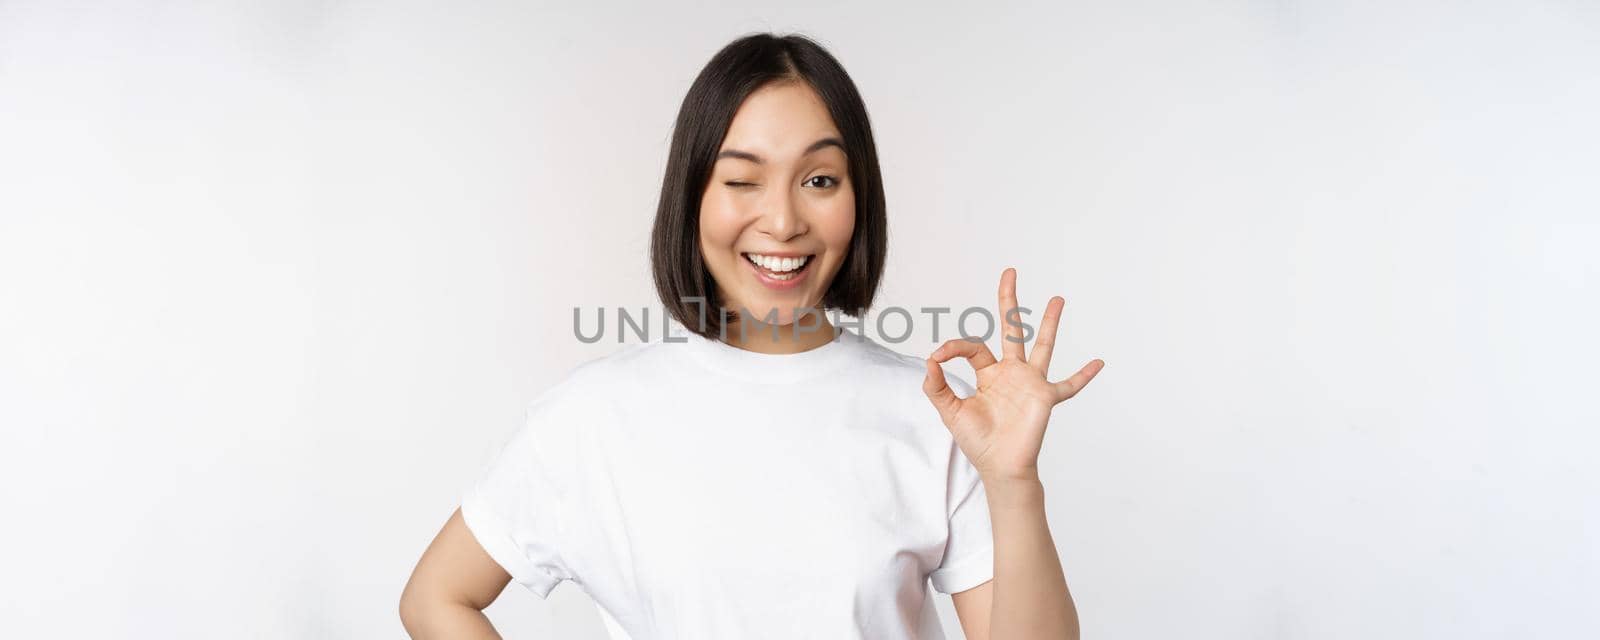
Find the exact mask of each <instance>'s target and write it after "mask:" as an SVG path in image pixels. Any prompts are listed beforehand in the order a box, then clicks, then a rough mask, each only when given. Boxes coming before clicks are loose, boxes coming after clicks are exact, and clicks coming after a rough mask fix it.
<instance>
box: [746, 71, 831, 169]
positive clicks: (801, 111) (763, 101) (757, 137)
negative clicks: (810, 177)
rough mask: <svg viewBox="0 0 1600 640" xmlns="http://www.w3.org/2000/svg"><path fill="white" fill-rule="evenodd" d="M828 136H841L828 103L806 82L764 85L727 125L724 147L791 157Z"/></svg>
mask: <svg viewBox="0 0 1600 640" xmlns="http://www.w3.org/2000/svg"><path fill="white" fill-rule="evenodd" d="M827 137H839V129H838V127H836V126H834V123H833V116H831V115H829V114H828V106H827V104H825V103H824V102H823V101H822V98H821V97H820V96H818V95H817V92H816V91H815V90H814V89H812V88H811V86H810V85H808V84H806V83H804V82H782V83H775V84H768V85H766V86H763V87H761V88H760V89H757V90H755V91H754V92H751V94H750V95H749V96H748V97H746V98H745V100H744V103H743V104H740V105H739V110H738V111H736V112H735V113H734V115H733V121H732V122H731V123H729V124H728V134H727V136H725V137H724V138H723V139H722V148H723V149H739V150H741V151H750V152H754V153H757V154H760V155H763V156H767V157H775V158H779V159H782V158H792V157H795V156H799V155H800V154H801V153H802V152H803V151H805V149H806V147H809V146H810V145H811V143H813V142H816V141H817V140H819V139H822V138H827ZM834 151H838V150H837V149H834Z"/></svg>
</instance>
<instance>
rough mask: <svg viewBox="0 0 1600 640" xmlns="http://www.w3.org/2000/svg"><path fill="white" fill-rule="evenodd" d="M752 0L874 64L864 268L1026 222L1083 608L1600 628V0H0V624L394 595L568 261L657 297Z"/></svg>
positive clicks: (1269, 634) (257, 611)
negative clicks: (886, 250) (1060, 382)
mask: <svg viewBox="0 0 1600 640" xmlns="http://www.w3.org/2000/svg"><path fill="white" fill-rule="evenodd" d="M755 30H778V31H790V30H799V31H802V32H804V33H807V34H810V35H812V36H814V37H816V38H818V39H819V40H820V41H821V42H822V43H823V44H825V45H826V46H828V47H829V48H830V49H831V50H832V51H833V52H834V53H835V54H836V55H837V56H838V57H839V58H840V59H841V60H842V61H843V62H844V64H845V66H846V68H847V69H848V70H849V71H850V73H851V74H852V75H853V77H854V78H855V81H856V83H857V84H858V85H859V86H860V88H861V91H862V92H863V94H864V96H865V99H866V101H867V105H868V107H869V109H870V111H871V115H872V118H873V126H874V128H875V131H876V134H877V142H878V145H879V150H880V153H881V157H882V162H883V171H884V177H885V180H886V185H887V190H888V198H889V203H890V225H891V247H890V259H889V266H888V271H887V274H886V284H885V287H884V289H883V291H882V295H881V297H880V298H879V300H878V303H879V304H880V305H900V306H905V307H910V308H913V309H914V308H917V307H921V306H954V307H963V306H967V305H991V306H992V305H993V304H994V295H993V294H994V288H995V285H996V282H997V279H998V276H999V273H1000V271H1001V270H1002V269H1003V268H1004V267H1006V266H1016V267H1017V268H1018V270H1019V273H1020V290H1021V294H1022V298H1023V303H1024V304H1025V305H1030V306H1032V307H1035V308H1042V307H1043V304H1044V302H1045V300H1047V299H1048V297H1049V296H1050V295H1054V294H1060V295H1063V296H1065V298H1066V299H1067V314H1066V320H1065V334H1064V338H1063V343H1062V346H1061V347H1060V348H1059V351H1058V355H1057V356H1056V363H1057V367H1056V375H1057V376H1063V375H1065V374H1066V373H1069V372H1070V369H1071V368H1073V367H1076V366H1077V365H1078V364H1081V363H1082V362H1083V361H1085V360H1087V359H1089V358H1091V357H1100V358H1104V359H1105V360H1106V361H1107V363H1108V364H1107V367H1106V369H1105V371H1104V372H1103V373H1101V374H1100V377H1099V378H1098V379H1097V380H1096V381H1095V383H1094V384H1093V385H1092V386H1091V387H1090V388H1089V390H1088V391H1086V392H1084V394H1083V395H1081V396H1080V397H1079V398H1077V399H1075V400H1072V401H1070V402H1068V403H1067V404H1065V405H1063V406H1062V407H1061V408H1059V409H1058V410H1057V412H1056V419H1055V421H1054V422H1053V427H1052V431H1051V433H1050V436H1049V438H1048V439H1047V441H1046V443H1045V451H1044V461H1043V466H1044V471H1043V473H1044V476H1045V477H1044V480H1045V483H1046V487H1047V490H1048V492H1049V513H1050V518H1051V526H1052V529H1053V531H1054V533H1055V539H1056V542H1057V544H1058V546H1059V548H1060V551H1061V555H1062V559H1063V562H1064V566H1065V568H1066V572H1067V575H1068V578H1069V582H1070V584H1071V586H1072V590H1073V593H1074V595H1075V597H1076V600H1077V603H1078V607H1079V610H1080V612H1081V614H1082V617H1083V627H1084V631H1085V636H1086V637H1093V638H1177V637H1183V638H1218V639H1240V638H1353V637H1363V638H1423V637H1425V638H1510V637H1517V638H1580V637H1595V636H1596V635H1600V613H1597V610H1596V609H1595V608H1594V604H1595V603H1596V602H1597V601H1600V542H1597V538H1600V534H1597V532H1596V531H1597V530H1596V527H1597V525H1600V497H1597V492H1596V487H1597V484H1600V483H1597V481H1600V477H1597V475H1600V474H1597V473H1596V471H1595V470H1594V469H1593V468H1592V467H1591V460H1592V459H1593V457H1594V455H1595V449H1596V446H1597V445H1600V437H1597V436H1596V432H1595V430H1596V427H1597V426H1600V409H1597V408H1596V405H1595V402H1594V401H1595V394H1594V393H1593V391H1592V388H1593V386H1594V384H1595V382H1596V375H1595V373H1594V367H1595V362H1596V358H1597V356H1600V348H1597V346H1600V344H1597V340H1596V337H1595V333H1594V327H1595V326H1600V303H1597V300H1596V296H1595V292H1594V290H1593V288H1592V287H1591V286H1590V285H1591V283H1592V281H1593V280H1594V278H1595V276H1596V275H1597V272H1600V260H1597V258H1596V253H1597V252H1596V246H1597V244H1600V221H1597V218H1600V215H1597V214H1600V206H1597V205H1600V194H1597V186H1596V184H1597V180H1596V177H1595V176H1596V173H1597V169H1600V152H1597V148H1600V126H1597V124H1596V117H1595V114H1596V113H1600V9H1597V7H1596V5H1595V4H1593V3H1588V2H1577V1H1573V2H1529V1H1522V2H1511V1H1505V2H1498V3H1495V2H1472V3H1431V4H1424V3H1410V2H1405V3H1399V2H1364V3H1357V2H1319V3H1309V2H1308V3H1301V2H1266V1H1256V2H1219V3H1208V4H1207V5H1206V6H1201V4H1200V3H1183V2H1117V3H1102V4H1098V5H1091V4H1081V3H1071V4H1062V5H1057V6H1055V7H1052V8H1048V9H1040V8H1003V7H988V6H985V7H981V8H980V7H978V6H976V5H968V6H957V7H950V8H945V9H935V8H926V7H921V6H911V5H906V6H882V7H867V6H862V5H860V4H858V3H854V2H835V3H821V4H811V5H785V6H777V5H776V3H772V6H765V7H761V6H752V3H746V2H740V3H733V2H727V3H720V4H714V3H696V4H693V5H688V4H685V5H680V6H673V7H646V6H642V5H641V6H636V7H609V8H605V7H584V8H579V7H577V6H576V3H573V6H564V7H555V8H535V7H532V6H524V4H523V3H511V2H507V3H501V4H481V5H472V6H468V5H466V4H462V3H412V4H403V3H393V2H382V3H356V2H340V1H326V2H313V1H309V0H307V1H302V2H278V3H271V4H269V5H265V6H260V5H258V4H257V3H248V4H246V3H239V4H236V5H229V4H225V3H215V2H211V3H195V4H194V5H193V6H187V5H185V4H184V3H172V2H148V3H143V4H112V5H106V6H90V5H85V4H80V3H69V2H45V3H32V2H0V424H3V427H4V429H3V441H0V497H3V504H0V509H3V511H0V513H3V517H4V518H5V520H4V526H3V529H0V530H3V534H0V535H3V536H4V541H3V544H0V567H3V573H4V575H5V578H4V579H3V580H0V619H3V620H5V621H6V624H7V626H8V630H7V632H6V635H8V636H12V637H141V638H217V637H241V638H242V637H249V638H256V637H260V638H378V637H402V636H403V633H404V632H403V630H402V629H401V626H400V622H399V617H398V615H397V613H396V609H397V602H398V598H399V595H400V590H401V587H402V586H403V584H404V582H405V580H406V578H407V577H408V575H409V572H410V571H411V569H412V567H413V565H414V563H415V562H416V560H417V558H418V557H419V555H420V554H421V552H422V550H423V548H424V547H425V546H426V545H427V543H428V541H429V540H430V539H431V538H432V537H433V535H434V534H435V533H436V532H437V530H438V528H439V526H440V525H441V524H443V522H444V520H445V518H446V516H448V515H449V513H450V512H451V510H453V509H454V508H455V506H456V500H457V498H458V496H459V493H460V491H461V490H462V489H463V488H464V486H465V484H466V483H467V482H468V481H469V480H470V479H471V478H472V477H473V476H474V474H476V473H477V471H478V469H479V468H480V467H481V465H483V464H485V463H486V461H487V458H488V456H489V454H490V453H491V452H492V450H493V448H494V447H495V446H496V445H497V444H498V443H499V442H500V441H501V440H502V439H503V438H505V437H506V436H507V435H509V433H510V432H511V431H512V430H514V429H515V428H516V427H517V424H518V420H519V418H520V415H521V410H522V406H523V403H524V402H525V401H526V400H527V399H528V398H530V397H531V396H532V395H533V394H535V393H536V392H538V391H540V390H542V389H544V388H545V387H547V386H548V385H550V384H552V383H553V382H554V381H555V380H557V379H558V378H559V376H560V375H562V373H563V372H564V371H566V370H568V369H569V368H570V367H571V366H573V365H575V364H576V363H578V362H581V361H583V360H586V359H589V358H593V357H598V356H601V355H604V354H605V353H609V352H610V351H612V350H613V349H615V348H616V345H615V344H614V343H604V344H595V345H585V344H582V343H580V342H578V341H577V340H576V339H574V338H573V337H572V330H571V322H572V320H571V309H572V307H574V306H578V305H581V306H584V307H586V308H590V309H592V308H593V307H594V306H595V305H604V306H606V307H608V308H612V309H614V308H615V307H617V306H628V307H630V308H635V309H637V308H639V307H643V306H646V305H655V304H656V302H655V299H654V297H653V295H654V294H653V289H652V287H651V285H650V280H649V272H648V263H647V254H646V247H647V239H648V232H649V226H650V220H651V216H652V215H653V212H654V205H655V200H656V194H657V189H658V188H659V185H660V179H661V173H662V169H663V167H664V164H665V160H664V157H665V151H666V146H667V142H668V139H669V136H670V127H671V123H672V121H673V117H674V115H675V112H676V109H677V106H678V103H679V100H681V98H682V96H683V93H684V92H685V91H686V90H687V89H688V86H689V83H690V81H691V80H692V78H693V77H694V74H695V73H696V72H697V71H698V70H699V68H700V66H701V65H703V64H704V63H705V62H706V60H707V59H709V57H710V56H711V54H712V53H714V52H715V51H716V50H717V49H718V48H720V47H721V46H722V45H723V44H725V43H726V42H728V41H730V40H732V39H733V38H735V37H737V36H739V35H742V34H744V33H746V32H748V31H755ZM591 317H592V316H591ZM919 329H923V331H920V332H919V333H918V335H917V337H915V338H913V339H912V340H911V341H908V342H906V343H902V344H899V345H895V348H897V349H899V350H901V351H904V352H907V353H915V354H918V355H923V354H926V353H927V352H928V351H931V349H932V343H931V342H930V340H929V338H928V337H927V336H926V331H925V329H926V325H922V326H919ZM611 335H615V334H614V333H613V334H611ZM945 337H948V336H945ZM991 344H992V345H995V346H998V340H994V341H991ZM964 375H969V374H964ZM736 418H738V419H759V416H737V417H736ZM937 600H938V601H939V603H940V606H941V607H942V613H943V614H944V616H945V620H946V622H947V625H948V626H949V627H950V628H951V629H952V631H953V633H955V634H958V633H959V632H958V631H955V627H954V626H953V625H954V618H953V617H951V613H950V609H949V608H948V607H949V605H948V599H947V598H945V597H943V596H938V597H937ZM489 613H490V616H491V618H492V619H493V620H494V621H495V622H496V624H497V625H498V626H499V628H500V629H501V630H502V631H503V632H504V633H506V634H507V635H508V636H510V637H559V638H600V637H602V635H601V633H602V632H601V626H600V623H599V619H598V617H597V614H596V613H595V610H594V608H593V606H592V605H591V604H590V603H589V601H588V600H587V597H586V596H585V595H584V594H583V593H582V592H581V590H579V589H577V588H575V587H574V586H572V585H570V584H568V585H563V586H561V587H559V588H558V589H557V590H556V591H555V592H554V593H553V594H552V596H551V599H550V600H549V601H542V600H539V599H538V598H537V597H535V596H532V595H531V594H529V593H527V592H526V591H525V590H522V589H521V588H520V587H516V586H515V585H513V586H512V587H511V589H510V591H508V593H507V594H506V595H505V596H504V597H502V598H501V599H500V600H499V601H498V602H497V603H496V604H495V605H494V606H493V607H491V608H490V610H489Z"/></svg>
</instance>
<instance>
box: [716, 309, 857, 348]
mask: <svg viewBox="0 0 1600 640" xmlns="http://www.w3.org/2000/svg"><path fill="white" fill-rule="evenodd" d="M833 333H834V328H833V324H832V323H830V322H828V319H827V318H825V317H823V314H820V313H807V314H802V315H801V316H800V317H799V318H796V319H795V321H794V322H791V323H789V324H766V323H763V322H761V321H759V320H755V319H753V318H752V319H748V320H746V319H738V320H733V321H731V322H729V323H728V325H727V336H728V337H727V340H724V342H726V343H728V344H730V345H733V346H735V347H738V348H740V349H744V350H746V351H754V352H756V353H771V354H786V353H800V352H802V351H810V350H812V349H815V348H817V347H820V346H822V345H825V344H828V343H829V342H832V341H833Z"/></svg>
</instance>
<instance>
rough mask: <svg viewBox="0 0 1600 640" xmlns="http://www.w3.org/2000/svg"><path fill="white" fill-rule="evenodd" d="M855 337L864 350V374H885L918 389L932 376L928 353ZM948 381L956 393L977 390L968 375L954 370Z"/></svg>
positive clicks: (947, 376) (862, 360) (948, 376)
mask: <svg viewBox="0 0 1600 640" xmlns="http://www.w3.org/2000/svg"><path fill="white" fill-rule="evenodd" d="M855 340H856V341H857V342H858V344H859V347H858V348H859V351H860V352H861V362H862V364H863V369H864V371H863V373H868V374H870V375H875V376H882V377H884V378H886V379H888V380H892V381H893V382H894V383H895V384H896V385H897V386H901V387H904V386H906V385H910V387H911V388H914V389H918V390H920V389H921V388H922V386H921V385H922V380H923V379H924V378H925V377H927V375H928V366H927V361H928V360H927V356H915V355H909V354H906V353H901V352H900V351H899V350H897V349H896V348H890V347H889V346H886V345H883V344H880V343H879V342H877V341H875V340H873V339H871V338H869V337H866V336H859V337H857V338H855ZM929 351H930V352H931V351H932V349H929ZM945 380H947V381H948V383H949V384H950V387H951V388H952V389H954V390H955V391H956V395H959V396H962V397H966V396H969V395H972V393H973V391H974V390H975V389H974V388H973V386H972V385H971V384H969V383H968V382H967V381H966V379H965V378H962V377H961V376H958V375H956V374H954V373H951V372H946V373H945Z"/></svg>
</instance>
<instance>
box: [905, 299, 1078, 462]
mask: <svg viewBox="0 0 1600 640" xmlns="http://www.w3.org/2000/svg"><path fill="white" fill-rule="evenodd" d="M1065 305H1066V300H1063V299H1062V298H1061V296H1056V297H1053V298H1051V299H1050V304H1049V306H1048V307H1046V308H1045V312H1044V320H1043V321H1042V323H1041V324H1040V326H1039V335H1038V338H1037V339H1036V340H1035V341H1034V343H1033V353H1031V354H1026V355H1024V354H1023V348H1022V345H1023V338H1022V327H1021V326H1018V325H1016V324H1012V323H1011V322H1008V321H1007V320H1008V319H1012V318H1013V316H1012V315H1010V314H1012V313H1015V312H1013V311H1012V309H1015V308H1016V307H1017V272H1016V269H1011V268H1007V269H1006V270H1005V271H1004V272H1003V273H1001V274H1000V326H1001V339H1000V342H1001V352H1002V355H1003V356H1004V357H1002V358H1001V359H1000V360H995V358H994V354H993V353H992V352H990V351H989V346H988V345H986V344H984V343H983V342H980V341H974V340H968V339H965V338H955V339H952V340H948V341H946V342H945V343H944V344H943V345H940V346H939V348H938V349H936V350H934V352H933V354H932V355H930V356H928V360H927V365H928V375H927V376H926V377H925V378H924V380H923V383H922V391H923V392H924V393H926V394H927V395H928V400H929V401H931V402H933V406H934V408H935V409H938V411H939V418H940V419H941V420H943V421H944V424H945V426H946V427H948V428H949V429H950V433H951V435H953V436H954V437H955V441H956V445H957V446H959V447H961V451H962V453H965V454H966V455H967V459H968V460H970V461H972V465H973V466H974V467H976V468H977V469H978V472H979V473H980V474H981V475H982V476H983V477H984V478H986V479H988V478H995V479H1001V478H1004V479H1010V478H1037V477H1038V472H1039V449H1040V447H1041V446H1042V445H1043V443H1044V431H1045V426H1046V425H1047V424H1048V423H1049V420H1050V410H1051V409H1053V408H1055V406H1056V405H1057V404H1059V403H1061V402H1062V401H1064V400H1066V399H1067V398H1071V397H1072V396H1075V395H1077V394H1078V392H1079V391H1082V390H1083V388H1084V387H1085V386H1087V385H1088V384H1089V381H1090V380H1093V379H1094V376H1095V374H1098V373H1100V369H1101V368H1102V367H1104V366H1105V364H1106V363H1105V361H1103V360H1100V359H1098V358H1097V359H1094V360H1090V361H1089V363H1088V364H1085V365H1083V368H1082V369H1079V370H1078V372H1077V373H1075V374H1072V377H1070V378H1067V379H1066V380H1062V381H1060V382H1050V381H1049V380H1047V379H1045V376H1047V375H1049V372H1050V351H1051V349H1052V348H1054V347H1055V342H1056V329H1057V326H1058V325H1059V324H1060V321H1061V308H1062V307H1064V306H1065ZM1015 318H1016V320H1015V321H1016V322H1020V316H1015ZM955 357H962V358H966V359H967V362H968V363H970V364H971V365H972V368H973V370H974V371H976V372H977V375H978V385H977V392H976V393H974V394H973V395H972V396H971V397H967V398H959V397H957V396H956V394H955V392H953V391H951V390H950V385H949V384H947V383H946V381H945V377H944V369H942V368H940V366H939V364H940V363H942V362H945V361H948V360H950V359H951V358H955Z"/></svg>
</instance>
